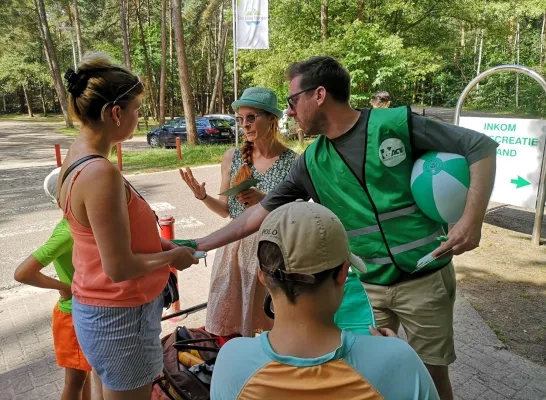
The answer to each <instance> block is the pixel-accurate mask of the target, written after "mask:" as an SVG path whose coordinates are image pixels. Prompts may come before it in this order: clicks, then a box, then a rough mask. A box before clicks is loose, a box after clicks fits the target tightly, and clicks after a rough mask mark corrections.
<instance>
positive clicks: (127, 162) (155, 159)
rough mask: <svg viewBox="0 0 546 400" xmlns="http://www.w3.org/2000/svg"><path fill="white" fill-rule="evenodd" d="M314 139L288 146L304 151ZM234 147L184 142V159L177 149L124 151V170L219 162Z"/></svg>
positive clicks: (163, 168)
mask: <svg viewBox="0 0 546 400" xmlns="http://www.w3.org/2000/svg"><path fill="white" fill-rule="evenodd" d="M312 142H313V139H311V138H309V139H306V140H305V142H304V143H303V145H300V144H299V143H298V142H297V141H293V140H290V141H287V142H286V146H288V147H290V148H291V149H292V150H294V151H295V152H297V153H300V154H301V153H302V152H303V151H304V150H305V149H306V148H307V146H309V144H311V143H312ZM230 148H233V145H218V144H213V145H199V146H194V147H191V146H188V145H187V144H182V160H180V161H179V160H178V157H177V155H176V149H151V148H150V149H147V150H134V151H122V155H123V159H122V161H123V171H124V172H129V173H145V172H157V171H167V170H171V169H177V168H182V167H195V166H198V165H211V164H219V163H220V162H221V161H222V156H223V154H224V153H225V152H226V150H228V149H230ZM110 160H111V161H112V162H113V163H117V155H116V154H115V152H113V153H112V155H111V156H110Z"/></svg>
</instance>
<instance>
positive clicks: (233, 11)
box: [231, 0, 239, 147]
mask: <svg viewBox="0 0 546 400" xmlns="http://www.w3.org/2000/svg"><path fill="white" fill-rule="evenodd" d="M231 8H232V14H233V95H234V100H237V86H238V85H237V4H236V1H235V0H231ZM235 147H239V124H238V123H237V120H235Z"/></svg>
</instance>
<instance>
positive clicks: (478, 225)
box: [434, 154, 497, 256]
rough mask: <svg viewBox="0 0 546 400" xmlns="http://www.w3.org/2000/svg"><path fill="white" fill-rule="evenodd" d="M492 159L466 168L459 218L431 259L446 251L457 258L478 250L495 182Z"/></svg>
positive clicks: (482, 160)
mask: <svg viewBox="0 0 546 400" xmlns="http://www.w3.org/2000/svg"><path fill="white" fill-rule="evenodd" d="M496 158H497V155H496V154H492V155H490V156H487V157H485V158H482V159H481V160H479V161H476V162H475V163H474V164H472V165H471V166H470V187H469V188H468V194H467V195H466V205H465V209H464V213H463V216H462V217H461V219H460V220H459V221H458V222H457V223H456V224H455V225H454V226H453V228H452V229H451V230H450V231H449V235H448V237H449V239H448V240H447V241H446V242H444V243H442V245H441V246H440V247H439V248H438V249H437V250H436V251H435V252H434V255H435V256H437V255H440V254H442V253H443V252H445V251H447V250H449V249H452V252H453V254H454V255H458V254H462V253H464V252H466V251H470V250H473V249H475V248H476V247H478V246H479V244H480V239H481V230H482V225H483V220H484V217H485V212H486V211H487V204H488V203H489V198H490V197H491V192H492V191H493V184H494V182H495V170H496Z"/></svg>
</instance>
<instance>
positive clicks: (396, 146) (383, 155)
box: [379, 138, 406, 167]
mask: <svg viewBox="0 0 546 400" xmlns="http://www.w3.org/2000/svg"><path fill="white" fill-rule="evenodd" d="M379 158H380V159H381V162H382V163H383V164H384V165H385V166H387V167H396V166H397V165H398V164H400V163H401V162H402V161H404V160H405V159H406V148H405V146H404V143H403V142H402V141H401V140H400V139H395V138H390V139H386V140H384V141H383V143H381V145H380V146H379Z"/></svg>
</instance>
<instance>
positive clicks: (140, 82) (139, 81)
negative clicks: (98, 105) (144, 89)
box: [112, 75, 142, 106]
mask: <svg viewBox="0 0 546 400" xmlns="http://www.w3.org/2000/svg"><path fill="white" fill-rule="evenodd" d="M136 77H137V79H138V81H137V83H135V84H134V85H133V86H131V87H130V88H129V89H128V90H126V91H125V92H123V94H121V95H119V96H118V97H116V99H115V100H114V101H113V102H112V105H113V106H115V105H116V102H117V101H118V100H119V99H121V98H122V97H123V96H125V95H126V94H127V93H129V92H130V91H131V90H133V89H134V88H136V87H137V86H138V85H140V84H142V81H141V80H140V76H138V75H137V76H136Z"/></svg>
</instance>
